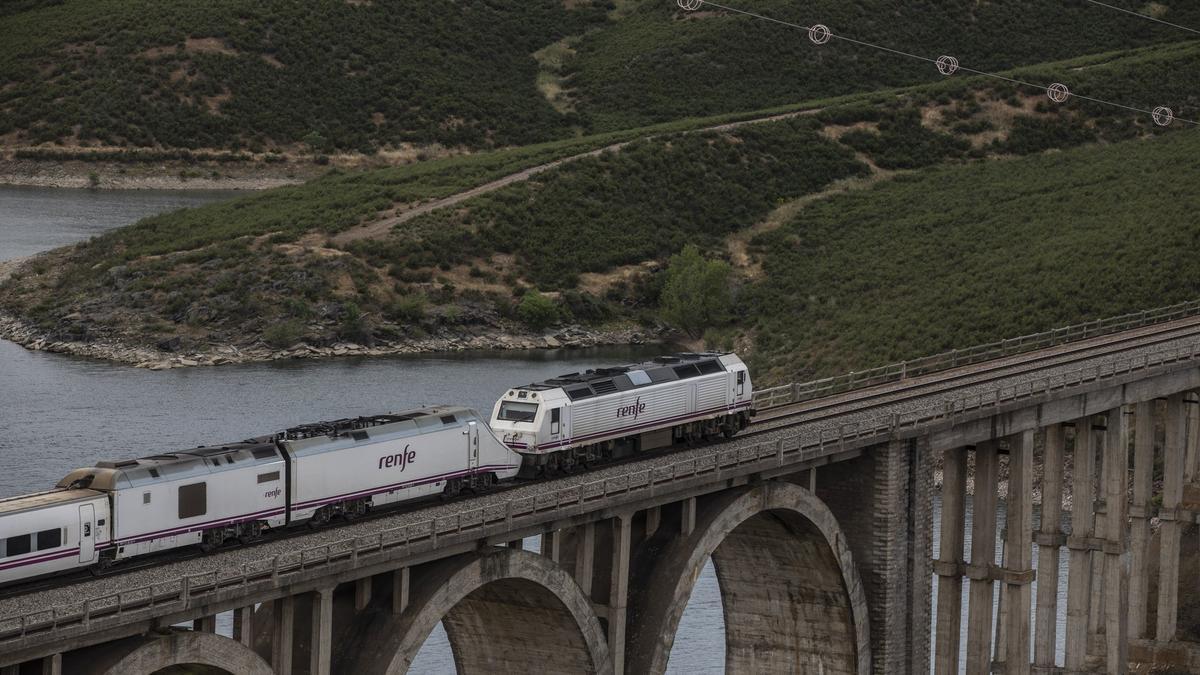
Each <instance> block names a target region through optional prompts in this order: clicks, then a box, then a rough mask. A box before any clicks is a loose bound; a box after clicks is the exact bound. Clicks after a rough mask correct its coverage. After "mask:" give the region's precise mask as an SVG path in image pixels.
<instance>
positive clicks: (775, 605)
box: [0, 305, 1200, 675]
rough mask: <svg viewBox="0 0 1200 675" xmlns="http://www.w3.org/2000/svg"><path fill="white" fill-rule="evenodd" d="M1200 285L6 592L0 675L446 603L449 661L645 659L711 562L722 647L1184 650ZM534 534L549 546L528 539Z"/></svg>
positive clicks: (400, 664) (270, 662)
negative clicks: (612, 457)
mask: <svg viewBox="0 0 1200 675" xmlns="http://www.w3.org/2000/svg"><path fill="white" fill-rule="evenodd" d="M1196 309H1197V307H1195V306H1191V305H1189V306H1188V309H1187V310H1186V311H1184V312H1183V313H1179V312H1175V313H1169V314H1164V315H1154V316H1151V317H1149V318H1147V316H1146V315H1142V316H1141V319H1140V320H1136V321H1132V320H1129V319H1128V317H1124V318H1123V319H1124V320H1126V321H1127V324H1119V325H1117V326H1116V328H1113V324H1108V327H1107V329H1105V330H1099V329H1097V330H1095V331H1091V332H1088V331H1085V332H1084V333H1082V334H1073V333H1071V332H1070V330H1071V329H1063V330H1065V331H1067V332H1066V333H1058V332H1055V333H1048V334H1043V336H1034V337H1035V338H1037V340H1041V341H1042V342H1038V341H1037V340H1033V341H1028V340H1026V341H1024V342H1022V343H1020V344H1017V343H1013V342H1010V341H1006V342H1005V343H997V344H998V345H999V346H998V347H997V346H996V345H992V346H988V348H987V349H982V348H981V349H980V350H973V351H968V352H955V353H953V355H951V356H946V355H942V356H939V357H937V358H940V359H942V362H943V366H945V367H932V366H930V365H929V363H922V362H912V363H907V364H898V365H897V366H891V367H889V368H887V369H879V370H877V371H871V372H869V373H859V374H852V375H848V376H846V377H844V378H834V379H833V380H825V381H821V382H820V383H815V384H813V385H793V386H790V387H784V388H778V389H775V390H768V391H765V392H763V394H762V399H760V406H761V407H762V408H763V409H764V410H768V409H769V410H771V411H777V412H772V414H771V415H760V417H759V419H760V421H759V422H757V423H756V425H755V426H754V427H752V428H751V432H753V433H751V434H750V435H749V436H748V437H747V438H743V439H734V440H733V441H731V442H728V443H721V444H714V445H710V446H705V447H701V448H699V449H693V450H692V451H689V452H687V453H686V454H684V453H677V454H678V456H679V457H680V458H679V459H678V460H675V461H661V460H659V461H656V462H653V463H649V462H648V461H646V460H643V461H637V462H631V463H628V464H623V465H617V466H613V467H609V468H608V469H607V470H605V471H604V472H602V473H600V474H598V476H599V477H597V478H596V479H594V480H584V481H579V480H576V481H550V482H546V483H541V484H536V485H527V486H523V487H520V488H515V489H512V490H509V491H506V492H504V493H500V494H499V495H493V496H492V497H493V498H492V499H491V500H488V501H487V502H486V503H482V501H483V500H482V498H472V499H468V500H464V501H462V502H458V503H456V504H455V505H454V506H453V508H452V509H445V508H443V509H442V510H440V511H434V510H432V507H429V509H418V510H415V511H414V512H413V513H410V514H408V516H409V517H408V519H407V520H406V521H404V524H402V525H396V526H391V527H386V528H383V529H380V528H378V527H376V528H375V529H374V530H373V531H371V532H370V533H369V534H361V535H359V534H348V535H347V536H346V538H344V539H338V540H337V541H335V542H333V543H324V544H321V545H317V546H305V545H304V541H305V539H304V538H297V539H294V540H291V541H293V542H299V543H298V544H293V545H291V546H290V550H288V551H286V552H283V553H278V554H275V555H271V556H264V557H262V558H260V559H258V560H255V561H253V562H244V563H241V564H240V565H238V566H227V565H224V564H222V563H221V560H222V558H221V557H220V555H219V554H218V555H217V556H214V557H212V562H211V567H212V569H210V570H206V571H204V572H203V573H199V574H195V573H193V574H188V575H185V576H178V577H172V576H171V575H170V574H169V573H168V572H169V569H168V568H169V566H170V565H172V564H173V563H164V565H163V566H162V567H160V568H158V569H155V570H154V575H153V576H152V577H145V575H144V574H143V572H140V571H135V572H130V573H128V574H125V575H120V576H115V577H113V578H112V579H111V580H109V581H110V582H111V583H112V584H113V586H114V587H116V588H115V590H112V591H111V592H109V593H107V594H96V593H93V592H90V591H86V590H82V591H79V592H77V593H75V594H74V595H72V596H70V597H71V601H70V602H67V603H63V602H55V601H54V600H52V599H50V596H47V600H46V606H40V607H39V608H38V609H36V610H34V611H27V612H24V613H21V614H19V615H12V614H7V615H6V614H4V613H3V608H4V607H5V606H6V605H4V604H3V603H0V675H17V674H18V673H20V674H31V673H39V674H41V673H45V674H47V675H49V674H54V673H72V674H74V673H79V674H81V675H90V674H93V673H94V674H103V673H113V674H116V673H120V674H122V675H130V674H134V675H137V674H143V673H145V674H149V673H156V672H163V671H164V670H166V671H167V672H175V671H172V670H169V669H171V668H172V667H175V666H180V665H187V664H191V665H193V666H198V667H205V668H201V669H200V670H199V671H198V672H227V673H234V674H241V673H249V674H257V673H262V674H264V675H265V674H267V673H275V674H279V675H283V674H289V673H310V674H312V675H323V674H326V673H362V674H375V673H378V674H380V675H382V674H385V673H386V674H389V675H395V674H402V673H406V672H408V668H409V666H410V664H411V663H412V661H413V658H414V657H415V655H416V654H417V651H418V650H419V649H420V647H421V645H422V643H423V642H424V641H425V639H426V637H427V636H428V635H429V634H430V632H431V631H432V630H433V628H434V627H435V626H436V625H437V624H438V622H442V623H443V625H444V627H445V630H446V633H447V635H448V637H449V641H450V644H451V648H452V651H453V656H454V661H455V663H456V665H457V668H458V672H460V673H497V672H514V673H516V672H520V673H528V672H543V673H603V674H618V675H619V674H623V673H637V674H643V673H646V674H658V673H663V672H665V670H666V667H667V663H668V659H669V657H670V655H671V648H672V645H673V643H674V640H675V634H676V629H677V627H678V625H679V622H680V617H681V616H682V614H683V610H684V607H685V605H686V603H687V601H688V599H689V597H690V596H691V593H692V589H693V586H694V584H695V583H696V580H697V578H698V577H699V574H700V571H701V569H702V567H703V565H704V564H705V561H706V560H708V559H709V558H711V560H712V562H713V564H714V567H715V570H716V574H717V578H718V581H719V586H720V593H721V599H722V603H723V610H724V619H725V631H726V634H725V645H726V650H725V652H726V656H725V659H726V661H725V664H724V665H725V671H726V672H728V673H775V672H779V673H860V674H865V673H881V674H883V673H887V674H895V673H928V672H929V671H930V670H931V669H933V670H934V671H935V672H937V673H955V672H962V671H964V670H965V672H968V673H972V674H974V673H991V672H1008V673H1031V672H1038V673H1060V672H1061V673H1101V672H1110V673H1114V672H1126V671H1127V670H1129V669H1130V668H1136V667H1141V666H1145V665H1149V664H1158V665H1162V666H1171V667H1174V668H1177V669H1180V670H1190V671H1192V672H1195V671H1196V670H1197V669H1200V656H1198V654H1200V650H1197V649H1196V648H1194V647H1192V646H1191V644H1190V643H1188V642H1185V641H1182V640H1180V639H1179V635H1177V632H1178V629H1179V625H1178V621H1179V607H1178V605H1177V603H1178V598H1179V591H1180V588H1181V584H1182V585H1183V586H1185V587H1190V588H1191V590H1193V591H1196V590H1200V589H1198V588H1197V585H1198V584H1197V581H1196V578H1195V575H1194V574H1193V575H1192V577H1191V578H1188V577H1181V573H1180V560H1181V536H1182V534H1183V533H1184V532H1185V530H1187V529H1188V528H1190V527H1192V525H1193V524H1194V523H1195V522H1196V520H1197V514H1198V513H1200V483H1197V482H1195V481H1196V480H1197V468H1198V465H1200V414H1198V412H1200V405H1198V398H1197V395H1196V392H1197V391H1198V390H1200V368H1198V365H1200V351H1198V350H1200V320H1197V319H1196V318H1190V317H1192V315H1194V314H1196V312H1195V311H1194V310H1196ZM1173 311H1174V310H1173ZM1181 316H1182V317H1183V318H1179V317H1181ZM1097 325H1100V324H1097ZM1121 329H1124V330H1121ZM1055 334H1057V335H1058V337H1055ZM1046 336H1049V337H1046ZM1064 336H1065V337H1064ZM1081 338H1082V339H1081ZM1022 340H1025V339H1022ZM1031 346H1032V350H1031ZM1039 347H1040V348H1039ZM946 359H950V360H951V361H952V363H949V362H946ZM963 363H967V364H973V365H966V366H964V365H955V364H963ZM951 366H953V367H951ZM1014 369H1018V370H1020V376H1019V377H1017V376H1015V375H1014V373H1015V372H1017V370H1014ZM920 392H924V393H920ZM897 401H900V402H902V403H903V405H900V406H899V407H897V405H896V403H897ZM772 404H781V405H775V406H774V407H771V408H767V406H770V405H772ZM889 406H891V407H889ZM778 411H782V412H778ZM761 428H769V429H770V432H769V433H766V432H764V433H758V432H756V430H757V429H761ZM672 458H674V455H673V456H672ZM1155 466H1161V472H1160V473H1161V477H1162V479H1161V481H1155V480H1154V478H1153V476H1154V474H1155ZM969 469H973V472H970V473H969ZM938 472H940V474H941V476H942V479H941V481H940V484H941V487H940V488H935V485H937V482H936V481H935V478H936V475H935V474H937V473H938ZM972 477H973V480H972ZM1065 491H1067V492H1069V493H1070V495H1071V497H1072V503H1073V504H1074V505H1075V508H1074V509H1072V510H1071V513H1070V518H1069V522H1067V523H1066V525H1065V526H1064V524H1063V518H1062V516H1063V515H1064V511H1063V497H1064V492H1065ZM968 493H971V495H972V496H971V503H973V513H974V517H973V519H972V520H971V522H970V524H969V527H968V523H967V518H966V515H967V504H968ZM939 494H940V500H941V504H942V508H941V515H940V531H941V532H942V537H941V545H940V547H938V550H937V551H935V549H934V546H933V529H934V528H933V526H934V523H933V518H934V508H933V504H934V500H935V498H939V497H938V495H939ZM496 496H500V497H502V498H500V499H496V498H495V497H496ZM1037 496H1040V500H1039V501H1040V504H1041V509H1040V510H1041V518H1040V519H1039V522H1038V523H1037V527H1036V529H1035V521H1034V505H1035V504H1034V502H1035V498H1036V497H1037ZM477 501H478V502H481V505H476V502H477ZM1001 501H1002V502H1003V504H1004V513H1005V514H1006V526H1005V527H1004V528H1003V529H1002V530H1000V531H998V530H997V527H998V517H997V513H998V511H999V510H1000V509H998V503H1000V502H1001ZM426 510H428V511H429V512H430V513H431V514H432V515H430V516H428V517H423V516H422V514H423V513H424V512H425V511H426ZM1152 519H1156V520H1154V523H1156V524H1157V534H1156V535H1154V536H1153V537H1152V535H1151V531H1152V528H1151V524H1152ZM358 525H361V523H360V524H355V525H350V526H346V527H345V528H342V530H343V531H345V532H347V533H353V532H355V531H356V530H355V529H354V528H355V527H357V526H358ZM535 535H540V536H541V550H540V554H539V553H534V552H531V551H526V550H523V549H522V548H521V546H520V544H521V541H522V540H523V539H525V538H527V537H531V536H535ZM967 535H970V546H969V550H965V548H966V547H965V544H966V541H967ZM997 535H1000V536H999V537H998V536H997ZM310 536H311V535H310ZM998 539H999V540H1000V545H999V546H997V544H996V542H997V540H998ZM1152 539H1153V540H1154V544H1153V545H1152ZM1035 545H1036V546H1037V547H1038V548H1039V549H1040V553H1039V555H1038V556H1037V565H1036V567H1035V565H1034V560H1033V555H1034V546H1035ZM1060 556H1067V557H1068V558H1069V574H1068V575H1067V576H1068V577H1069V578H1068V579H1066V580H1065V581H1066V588H1067V593H1068V595H1067V598H1066V603H1065V604H1066V607H1065V614H1066V622H1065V631H1066V634H1065V637H1066V650H1065V654H1056V651H1055V644H1056V638H1057V633H1056V631H1057V630H1058V627H1057V617H1058V616H1059V614H1060V613H1061V611H1062V610H1063V608H1062V607H1060V606H1059V597H1058V592H1057V591H1058V588H1059V585H1060V582H1061V581H1063V580H1060V579H1059V562H1060ZM144 578H148V579H149V580H148V581H145V580H143V579H144ZM1035 579H1036V580H1037V593H1036V597H1035V596H1034V592H1033V587H1034V583H1033V582H1034V581H1035ZM99 583H101V582H88V585H87V586H86V587H85V586H81V587H80V588H92V586H93V585H94V584H99ZM935 587H936V603H934V602H933V601H932V598H933V592H934V590H935ZM997 590H998V591H999V593H998V595H999V608H998V610H996V606H995V601H994V594H995V593H996V592H997ZM62 597H63V596H62V592H61V591H60V592H59V594H58V595H56V596H54V598H62ZM935 604H936V607H935V606H934V605H935ZM935 609H936V622H935V621H934V620H933V612H934V610H935ZM964 610H965V611H964ZM224 612H232V613H233V617H234V630H233V636H232V638H230V637H224V636H220V635H217V634H216V633H215V625H216V620H215V617H216V615H217V614H219V613H224ZM964 615H965V627H964V625H963V623H962V616H964ZM184 622H188V623H189V624H190V625H191V629H180V628H178V627H173V626H178V625H179V624H180V623H184ZM963 635H965V638H963V637H961V636H963ZM189 672H190V671H189Z"/></svg>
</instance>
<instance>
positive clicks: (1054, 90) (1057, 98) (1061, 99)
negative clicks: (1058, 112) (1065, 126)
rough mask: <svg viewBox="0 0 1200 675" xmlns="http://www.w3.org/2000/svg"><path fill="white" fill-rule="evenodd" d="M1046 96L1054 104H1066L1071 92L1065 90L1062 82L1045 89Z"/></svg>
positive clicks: (1065, 87) (1065, 86)
mask: <svg viewBox="0 0 1200 675" xmlns="http://www.w3.org/2000/svg"><path fill="white" fill-rule="evenodd" d="M1046 95H1047V96H1049V97H1050V100H1051V101H1054V102H1055V103H1066V101H1067V99H1068V98H1070V97H1071V90H1070V89H1067V85H1065V84H1063V83H1062V82H1055V83H1054V84H1052V85H1050V86H1049V87H1046Z"/></svg>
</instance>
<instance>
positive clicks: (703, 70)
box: [568, 0, 1200, 130]
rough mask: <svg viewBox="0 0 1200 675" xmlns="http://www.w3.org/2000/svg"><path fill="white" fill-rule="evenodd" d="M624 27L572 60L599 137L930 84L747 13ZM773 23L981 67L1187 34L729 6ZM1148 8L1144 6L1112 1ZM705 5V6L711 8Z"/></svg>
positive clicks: (660, 15)
mask: <svg viewBox="0 0 1200 675" xmlns="http://www.w3.org/2000/svg"><path fill="white" fill-rule="evenodd" d="M626 4H627V5H628V6H627V7H626V9H625V12H624V16H625V18H624V19H622V20H621V21H620V22H617V23H616V24H613V25H610V26H609V27H608V28H606V29H605V30H600V31H594V32H592V33H589V34H588V35H587V36H586V37H585V38H584V39H583V40H582V41H581V42H580V43H579V44H578V45H577V46H576V49H577V51H578V56H577V57H576V59H575V60H574V61H572V62H571V63H569V64H568V70H569V71H571V78H570V79H569V82H568V84H569V86H570V87H572V88H574V90H575V97H576V98H577V99H578V109H579V110H580V111H581V113H583V114H584V115H585V116H590V118H591V120H592V122H593V124H594V125H595V128H596V129H598V130H603V129H609V128H621V127H628V126H637V125H639V124H646V123H649V122H652V121H657V120H663V119H674V118H677V117H680V116H682V115H703V114H715V113H720V112H725V111H729V110H745V109H747V108H756V107H768V106H772V105H779V104H781V103H785V102H788V101H795V100H802V99H805V98H822V97H826V96H836V95H841V94H847V93H851V92H856V91H865V90H871V89H878V88H881V87H894V86H900V85H907V84H916V83H920V82H927V81H929V80H930V79H932V78H935V77H937V75H936V71H935V70H934V68H933V65H932V64H928V63H921V62H917V61H910V60H907V59H902V58H899V57H896V56H893V55H890V54H885V53H882V52H877V51H874V50H870V49H866V48H861V47H857V46H854V45H850V44H845V43H839V42H836V41H835V42H833V43H830V44H827V45H824V46H821V47H817V46H815V45H813V44H812V43H810V42H809V41H808V39H807V37H806V36H805V34H804V33H803V32H802V31H798V30H795V29H792V28H787V27H783V26H778V25H774V24H770V23H766V22H763V21H760V20H756V19H752V18H749V17H744V16H738V15H733V14H726V13H713V12H709V11H704V12H701V13H698V14H694V15H689V14H687V13H685V12H682V11H681V10H679V9H678V8H677V7H676V4H675V2H673V1H672V0H632V1H631V2H629V3H626ZM726 4H729V5H730V6H732V7H736V8H740V9H748V10H753V11H757V12H761V13H764V14H767V15H769V16H771V17H774V18H779V19H782V20H785V21H791V22H795V23H799V24H801V25H812V24H814V23H824V24H826V25H828V26H829V27H830V28H831V29H832V30H833V31H834V32H835V33H838V34H844V35H847V36H849V37H853V38H856V39H860V40H864V41H868V42H874V43H878V44H883V45H887V46H890V47H894V48H897V49H902V50H906V51H911V52H914V53H917V54H920V55H923V56H927V57H930V58H936V57H937V56H938V55H940V54H951V55H954V56H956V57H958V59H959V60H960V61H961V62H962V63H963V64H964V65H969V66H971V67H974V68H978V69H982V70H992V71H995V70H1004V69H1008V68H1012V67H1016V66H1020V65H1024V64H1032V63H1040V62H1045V61H1054V60H1061V59H1066V58H1069V57H1071V56H1075V55H1080V54H1089V53H1096V52H1103V51H1109V50H1114V49H1125V48H1129V47H1132V46H1136V45H1145V44H1150V43H1153V42H1160V41H1163V40H1181V39H1186V38H1187V37H1188V34H1187V33H1185V32H1183V31H1177V30H1174V29H1169V28H1166V27H1162V26H1156V25H1154V24H1152V23H1151V22H1148V21H1138V20H1135V19H1132V18H1131V17H1129V16H1128V15H1124V14H1121V13H1118V12H1114V11H1111V10H1105V9H1103V8H1099V7H1095V6H1092V5H1088V4H1086V3H1083V2H1039V1H1036V0H1001V1H999V2H977V1H976V0H921V1H918V2H903V3H897V2H878V1H866V2H841V1H838V0H814V1H812V2H802V3H797V2H792V1H791V0H740V1H736V2H735V1H734V0H728V2H727V3H726ZM1114 4H1117V5H1120V6H1122V7H1126V8H1129V9H1133V10H1137V11H1143V10H1144V6H1145V3H1144V2H1142V1H1141V0H1115V3H1114ZM1155 4H1156V5H1158V6H1159V7H1160V8H1162V9H1164V10H1166V13H1165V14H1164V15H1163V17H1164V18H1165V19H1167V20H1171V21H1176V22H1179V23H1182V24H1184V25H1200V5H1198V4H1196V3H1192V2H1184V1H1182V0H1173V1H1169V2H1161V3H1155ZM704 9H705V10H708V8H707V7H706V8H704Z"/></svg>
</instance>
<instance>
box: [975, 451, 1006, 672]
mask: <svg viewBox="0 0 1200 675" xmlns="http://www.w3.org/2000/svg"><path fill="white" fill-rule="evenodd" d="M998 465H999V456H998V455H997V452H996V444H995V443H994V442H992V441H988V442H986V443H981V444H980V445H978V446H977V447H976V448H975V500H974V503H973V506H974V508H973V516H974V518H973V519H972V521H971V524H972V527H971V564H970V565H969V566H967V576H968V577H969V578H970V579H971V585H970V601H969V605H968V614H967V673H968V675H983V674H984V673H990V672H991V668H992V644H991V642H992V640H991V638H992V578H991V569H992V567H993V566H994V565H995V561H996V483H997V468H998Z"/></svg>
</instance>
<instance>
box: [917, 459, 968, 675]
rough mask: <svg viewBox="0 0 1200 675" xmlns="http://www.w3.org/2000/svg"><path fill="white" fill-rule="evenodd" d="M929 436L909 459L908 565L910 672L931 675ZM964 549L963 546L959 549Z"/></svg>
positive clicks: (931, 587) (931, 496)
mask: <svg viewBox="0 0 1200 675" xmlns="http://www.w3.org/2000/svg"><path fill="white" fill-rule="evenodd" d="M929 440H930V439H929V436H921V437H920V438H917V439H916V440H915V441H914V442H913V443H912V445H911V452H912V454H911V457H910V459H909V489H908V492H909V504H910V506H909V509H908V510H909V512H910V513H909V517H908V554H907V558H908V559H907V563H908V565H909V567H910V569H909V571H908V578H909V591H908V620H907V621H906V622H905V627H906V630H907V632H908V647H907V649H905V651H906V652H907V653H908V657H909V672H910V673H914V675H916V674H919V675H929V671H930V669H931V665H932V664H931V661H932V654H931V653H930V650H931V648H932V647H931V645H930V642H931V638H932V630H933V629H932V623H933V616H932V613H933V490H934V487H933V470H934V457H933V449H932V448H931V447H930V444H929ZM960 550H961V547H960Z"/></svg>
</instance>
